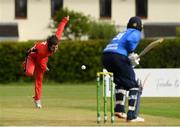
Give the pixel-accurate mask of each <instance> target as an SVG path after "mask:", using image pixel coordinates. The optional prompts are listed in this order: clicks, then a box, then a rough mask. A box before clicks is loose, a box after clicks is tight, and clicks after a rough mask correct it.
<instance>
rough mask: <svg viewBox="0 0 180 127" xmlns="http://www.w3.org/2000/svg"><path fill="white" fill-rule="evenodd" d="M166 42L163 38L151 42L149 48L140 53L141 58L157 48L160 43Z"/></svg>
mask: <svg viewBox="0 0 180 127" xmlns="http://www.w3.org/2000/svg"><path fill="white" fill-rule="evenodd" d="M163 41H164V39H163V38H160V39H158V40H156V41H153V42H151V43H150V44H149V45H148V46H146V47H145V48H144V49H143V50H142V51H141V52H140V53H139V57H141V56H144V55H145V54H146V53H148V52H149V51H150V50H151V49H153V48H155V47H156V46H158V45H159V44H160V43H162V42H163Z"/></svg>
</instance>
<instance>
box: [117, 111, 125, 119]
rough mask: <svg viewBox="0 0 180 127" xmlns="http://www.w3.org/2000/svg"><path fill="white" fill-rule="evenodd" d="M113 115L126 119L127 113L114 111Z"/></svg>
mask: <svg viewBox="0 0 180 127" xmlns="http://www.w3.org/2000/svg"><path fill="white" fill-rule="evenodd" d="M115 116H117V117H118V118H120V119H126V118H127V115H126V113H124V112H115Z"/></svg>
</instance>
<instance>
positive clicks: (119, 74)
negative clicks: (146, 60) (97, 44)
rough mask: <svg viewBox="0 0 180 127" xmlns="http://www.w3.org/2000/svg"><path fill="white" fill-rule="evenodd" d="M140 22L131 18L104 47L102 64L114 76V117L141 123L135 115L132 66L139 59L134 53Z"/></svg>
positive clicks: (138, 19) (135, 99) (139, 31)
mask: <svg viewBox="0 0 180 127" xmlns="http://www.w3.org/2000/svg"><path fill="white" fill-rule="evenodd" d="M141 30H142V21H141V19H140V18H139V17H131V18H130V19H129V21H128V24H127V30H126V31H124V32H120V33H118V34H117V35H116V36H115V37H114V38H113V39H112V40H111V42H110V43H109V44H108V45H107V46H106V47H105V49H104V51H103V56H102V63H103V66H104V68H105V69H107V71H109V72H113V74H114V82H115V84H116V86H115V96H116V102H115V115H116V116H117V117H118V118H125V119H127V121H128V122H143V121H144V119H143V118H141V117H137V116H136V114H135V108H136V101H137V94H138V91H139V86H138V83H137V81H136V79H135V78H136V77H135V72H134V66H136V65H138V64H139V61H140V58H139V57H138V54H137V53H134V51H135V49H136V47H137V46H138V44H139V42H140V40H141ZM126 91H129V95H128V96H129V99H128V112H127V114H126V113H125V98H126Z"/></svg>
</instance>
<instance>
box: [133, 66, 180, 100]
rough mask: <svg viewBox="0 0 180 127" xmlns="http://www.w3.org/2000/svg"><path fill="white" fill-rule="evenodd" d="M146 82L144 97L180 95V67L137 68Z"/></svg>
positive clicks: (138, 75) (142, 79) (138, 76)
mask: <svg viewBox="0 0 180 127" xmlns="http://www.w3.org/2000/svg"><path fill="white" fill-rule="evenodd" d="M135 73H136V77H137V78H139V79H141V81H142V83H143V84H144V89H143V93H142V96H143V97H180V69H179V68H169V69H135Z"/></svg>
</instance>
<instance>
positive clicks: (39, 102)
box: [34, 100, 42, 108]
mask: <svg viewBox="0 0 180 127" xmlns="http://www.w3.org/2000/svg"><path fill="white" fill-rule="evenodd" d="M34 104H35V106H36V108H42V105H41V100H34Z"/></svg>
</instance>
